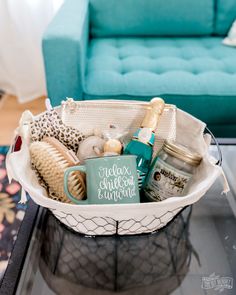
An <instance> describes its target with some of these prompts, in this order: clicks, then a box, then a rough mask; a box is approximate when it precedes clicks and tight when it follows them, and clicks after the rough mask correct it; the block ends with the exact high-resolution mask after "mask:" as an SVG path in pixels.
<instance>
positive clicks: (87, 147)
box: [77, 136, 105, 163]
mask: <svg viewBox="0 0 236 295" xmlns="http://www.w3.org/2000/svg"><path fill="white" fill-rule="evenodd" d="M104 144H105V140H104V139H102V138H101V137H99V136H90V137H88V138H86V139H85V140H84V141H83V142H81V143H80V145H79V149H78V152H77V157H78V158H79V160H80V162H81V163H84V160H86V159H89V158H95V157H99V156H102V154H103V152H104Z"/></svg>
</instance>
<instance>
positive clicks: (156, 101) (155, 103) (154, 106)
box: [141, 97, 165, 131]
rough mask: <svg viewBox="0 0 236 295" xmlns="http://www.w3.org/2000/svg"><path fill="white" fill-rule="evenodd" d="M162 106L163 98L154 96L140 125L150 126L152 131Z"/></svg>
mask: <svg viewBox="0 0 236 295" xmlns="http://www.w3.org/2000/svg"><path fill="white" fill-rule="evenodd" d="M164 108H165V102H164V100H163V99H162V98H160V97H154V98H153V99H152V100H151V101H150V109H149V110H148V111H147V113H146V115H145V117H144V120H143V122H142V125H141V126H142V127H147V128H151V129H152V130H153V131H154V130H155V129H156V126H157V124H158V121H159V119H160V116H161V114H162V112H163V110H164Z"/></svg>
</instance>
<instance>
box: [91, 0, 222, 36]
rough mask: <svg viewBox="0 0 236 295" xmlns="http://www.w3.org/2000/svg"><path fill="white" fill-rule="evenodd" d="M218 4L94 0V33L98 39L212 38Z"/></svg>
mask: <svg viewBox="0 0 236 295" xmlns="http://www.w3.org/2000/svg"><path fill="white" fill-rule="evenodd" d="M214 1H215V0H197V1H196V0H195V1H189V0H148V1H147V0H90V20H91V33H92V35H93V36H96V37H102V36H103V37H104V36H107V37H108V36H110V37H112V36H141V35H149V36H157V35H162V36H163V35H181V36H186V35H207V34H211V33H212V32H213V29H214V25H213V19H214ZM222 1H223V0H222Z"/></svg>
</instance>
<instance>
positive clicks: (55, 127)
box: [30, 110, 85, 153]
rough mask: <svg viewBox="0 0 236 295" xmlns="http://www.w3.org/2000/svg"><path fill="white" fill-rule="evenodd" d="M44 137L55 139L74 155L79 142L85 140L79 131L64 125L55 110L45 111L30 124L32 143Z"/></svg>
mask: <svg viewBox="0 0 236 295" xmlns="http://www.w3.org/2000/svg"><path fill="white" fill-rule="evenodd" d="M45 136H48V137H55V138H56V139H58V140H59V141H60V142H61V143H63V144H64V145H65V146H66V147H67V148H68V149H70V150H73V152H75V153H77V151H78V148H79V144H80V142H81V141H83V140H84V139H85V135H84V134H83V133H82V132H81V131H79V130H78V129H76V128H73V127H70V126H67V125H65V124H64V123H63V122H62V120H61V118H60V116H59V114H58V112H57V111H56V110H51V111H47V112H46V113H44V114H43V115H41V116H40V117H39V118H38V119H36V120H34V121H33V122H31V123H30V138H31V140H32V141H40V140H42V139H43V138H44V137H45Z"/></svg>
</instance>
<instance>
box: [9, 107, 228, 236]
mask: <svg viewBox="0 0 236 295" xmlns="http://www.w3.org/2000/svg"><path fill="white" fill-rule="evenodd" d="M117 103H118V104H119V102H117ZM79 104H80V105H81V104H82V105H85V106H86V105H87V106H91V104H94V106H98V107H99V109H98V110H97V112H98V113H99V114H100V115H99V120H100V121H99V122H100V124H96V127H101V126H102V125H103V123H104V120H105V121H107V122H106V124H107V123H108V122H110V123H111V118H110V117H109V116H107V115H104V114H105V113H106V112H104V108H103V107H102V104H103V101H100V102H98V101H96V103H91V102H86V101H84V102H80V103H77V105H79ZM105 104H106V105H107V103H105ZM115 104H116V102H113V107H112V114H113V117H112V123H113V121H114V118H115V115H114V114H115V113H116V111H117V109H118V111H117V112H120V110H119V107H118V108H117V109H116V108H115V106H114V105H115ZM129 104H130V105H132V106H134V109H136V111H134V112H133V113H132V111H131V110H129V118H126V119H125V116H127V114H125V116H123V118H120V117H119V116H118V117H117V118H118V121H119V122H122V124H123V125H125V124H126V125H125V126H128V128H129V129H130V130H131V131H133V129H134V130H135V129H136V128H137V127H138V126H139V125H140V122H141V121H140V120H141V119H142V116H141V118H140V117H139V119H138V120H136V123H135V124H131V123H130V121H132V120H133V118H132V116H133V115H134V117H135V116H136V117H137V116H139V115H138V112H137V109H139V108H140V106H141V103H140V102H132V103H131V102H130V103H129ZM143 104H144V105H145V103H143ZM88 109H89V107H88V108H83V107H82V108H78V110H76V111H75V110H74V109H73V112H72V113H73V116H71V115H70V112H68V110H67V109H66V108H65V107H63V108H62V109H61V108H60V107H59V108H57V110H58V112H59V113H61V116H62V119H63V122H65V123H66V124H68V125H71V126H74V127H77V128H81V126H83V124H84V121H85V120H86V119H87V121H86V122H87V124H84V126H90V127H91V126H93V122H94V123H95V121H96V120H97V117H98V116H94V114H93V111H91V112H89V111H88ZM92 109H93V108H92ZM105 109H106V107H105ZM140 110H141V112H142V114H144V113H145V111H146V110H145V108H140ZM170 110H171V111H166V115H163V117H162V119H161V122H160V124H159V126H158V132H157V138H158V141H157V142H156V143H155V145H156V147H158V148H156V149H159V148H160V147H161V143H163V140H164V139H166V138H168V139H176V140H177V141H178V142H180V143H182V144H184V145H188V146H189V147H190V148H193V149H194V150H196V151H197V152H199V153H200V154H201V155H202V156H203V160H202V162H201V164H200V166H199V167H198V168H197V171H196V173H195V175H194V177H193V184H192V186H191V188H190V189H189V191H188V193H187V195H185V196H183V197H172V198H169V199H166V200H164V201H161V202H151V203H140V204H117V205H116V204H115V205H76V204H65V203H61V202H58V201H55V200H52V199H50V198H48V197H47V193H46V191H45V189H44V188H42V187H41V186H40V184H39V183H38V179H37V177H36V174H35V172H34V171H33V170H32V169H31V164H30V154H29V148H28V147H29V143H28V142H29V140H28V132H25V130H24V132H23V131H22V130H23V128H21V127H22V126H23V125H24V124H25V123H24V120H23V121H22V120H21V126H19V128H18V131H17V132H18V134H19V135H20V136H21V137H22V146H21V150H20V151H17V152H12V153H10V152H9V154H8V156H7V161H6V165H7V171H8V176H9V178H13V179H15V180H16V181H18V182H19V183H20V184H21V186H22V188H23V189H24V190H25V191H26V192H28V193H29V195H30V197H31V198H32V199H33V200H34V202H35V203H37V204H38V205H40V206H43V207H45V208H48V209H50V210H51V211H52V213H53V214H54V215H55V216H56V217H57V218H58V219H59V220H60V221H61V222H62V223H64V224H65V225H67V226H69V227H71V228H72V229H74V230H75V231H77V232H80V233H83V234H87V235H111V234H140V233H147V232H152V231H156V230H158V229H159V228H161V227H163V226H165V225H166V224H167V223H168V222H169V221H170V220H171V219H172V218H173V217H174V216H175V215H176V214H177V213H178V212H179V211H180V210H181V209H182V208H184V207H185V206H188V205H190V204H193V203H195V202H197V201H198V200H199V199H200V198H201V197H202V196H204V194H205V193H206V192H207V190H208V189H209V188H210V187H211V185H212V184H213V183H214V182H215V180H216V178H217V177H218V176H219V175H223V176H224V174H223V171H222V168H221V167H220V166H217V165H215V164H214V163H213V161H212V157H211V156H210V155H209V153H208V147H209V137H205V136H204V134H203V132H204V129H205V123H203V122H201V121H199V120H198V119H196V118H194V117H193V116H191V115H189V114H187V113H186V112H183V111H181V110H179V109H174V108H170ZM173 110H174V112H173ZM80 112H82V113H80ZM164 113H165V112H164ZM86 114H87V115H86ZM116 114H117V113H116ZM132 114H133V115H132ZM123 115H124V114H123ZM108 117H109V118H108ZM70 118H71V120H70ZM80 118H83V119H82V120H80ZM107 118H108V119H107ZM106 119H107V120H106ZM80 122H81V123H80ZM102 122H103V123H102ZM119 122H114V123H119ZM173 122H174V124H173ZM130 124H131V125H132V126H131V125H130ZM136 125H137V126H136ZM104 126H105V125H104ZM88 129H89V127H88ZM80 130H82V131H86V132H89V130H85V128H82V129H80ZM168 130H169V131H168ZM155 152H156V150H155ZM216 201H217V200H216Z"/></svg>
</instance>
